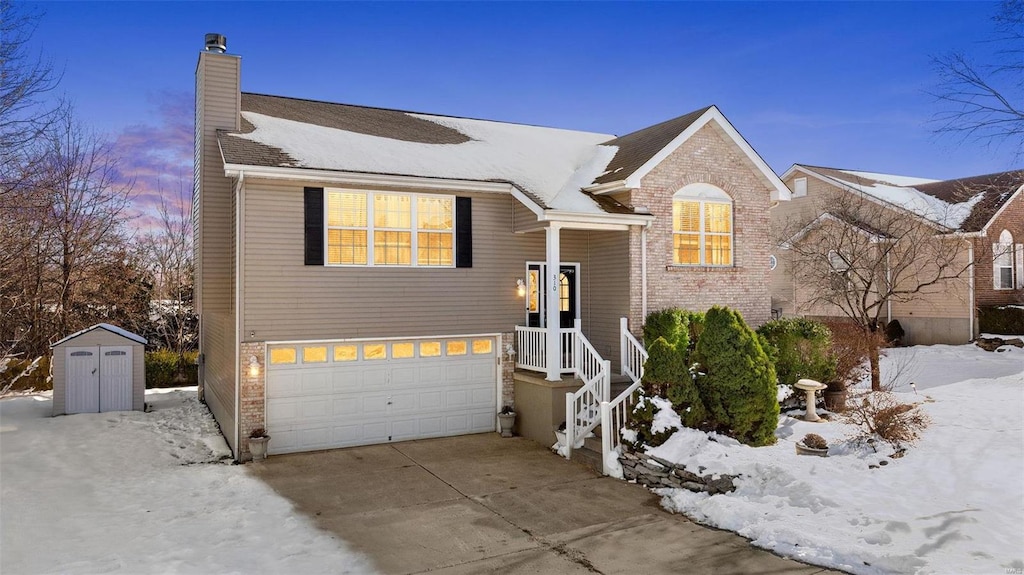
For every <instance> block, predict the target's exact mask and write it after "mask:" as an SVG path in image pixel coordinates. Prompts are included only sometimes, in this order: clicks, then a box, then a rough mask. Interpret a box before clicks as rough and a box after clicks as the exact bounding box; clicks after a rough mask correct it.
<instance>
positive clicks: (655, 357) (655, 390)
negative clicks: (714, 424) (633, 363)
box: [643, 337, 707, 428]
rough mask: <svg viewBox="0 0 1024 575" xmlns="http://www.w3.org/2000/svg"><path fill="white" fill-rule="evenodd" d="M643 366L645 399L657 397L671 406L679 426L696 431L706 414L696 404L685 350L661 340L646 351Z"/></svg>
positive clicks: (697, 399)
mask: <svg viewBox="0 0 1024 575" xmlns="http://www.w3.org/2000/svg"><path fill="white" fill-rule="evenodd" d="M647 354H648V358H647V362H646V363H645V364H644V378H643V388H644V393H645V394H646V395H648V396H651V397H653V396H660V397H664V398H667V399H668V400H669V401H670V402H672V407H673V409H675V411H676V413H678V414H679V416H680V418H681V419H682V421H683V425H685V426H687V427H694V428H696V427H700V426H701V425H702V424H703V423H704V420H705V419H706V416H707V413H706V411H705V409H704V404H703V403H702V402H701V400H700V394H699V393H698V392H697V386H696V384H694V382H693V374H691V373H690V370H689V368H688V367H687V365H686V356H687V353H686V350H685V349H679V348H678V347H677V346H675V345H672V344H670V343H669V342H668V341H666V340H665V338H663V337H659V338H658V339H656V340H654V343H653V344H651V346H650V347H649V348H648V349H647Z"/></svg>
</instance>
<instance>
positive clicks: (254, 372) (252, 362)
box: [249, 355, 260, 377]
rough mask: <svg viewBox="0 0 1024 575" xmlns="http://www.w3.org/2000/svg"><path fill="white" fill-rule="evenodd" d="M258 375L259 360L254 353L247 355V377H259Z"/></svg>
mask: <svg viewBox="0 0 1024 575" xmlns="http://www.w3.org/2000/svg"><path fill="white" fill-rule="evenodd" d="M259 375H260V360H258V359H256V356H255V355H250V356H249V377H259Z"/></svg>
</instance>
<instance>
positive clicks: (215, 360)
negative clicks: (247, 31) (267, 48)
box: [193, 52, 240, 453]
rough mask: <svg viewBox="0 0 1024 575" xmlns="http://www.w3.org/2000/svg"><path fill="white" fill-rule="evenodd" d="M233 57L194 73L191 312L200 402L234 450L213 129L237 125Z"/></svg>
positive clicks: (228, 249)
mask: <svg viewBox="0 0 1024 575" xmlns="http://www.w3.org/2000/svg"><path fill="white" fill-rule="evenodd" d="M239 65H240V61H239V59H238V58H237V57H234V56H229V55H225V54H214V53H211V52H203V53H201V54H200V56H199V66H198V68H197V70H196V126H197V130H198V133H197V135H196V142H197V145H199V146H201V149H200V150H199V151H197V157H198V158H201V161H199V162H198V165H197V166H196V168H195V169H196V180H197V185H196V190H195V191H196V197H195V198H194V200H193V201H194V206H195V216H196V217H195V224H194V225H195V231H196V237H195V245H196V260H195V265H196V294H195V297H196V308H197V311H198V312H199V314H200V352H201V353H202V357H203V364H202V366H201V371H200V378H201V385H202V389H203V398H204V400H205V401H206V403H207V405H208V406H209V407H210V411H211V412H213V415H214V417H216V419H217V422H218V424H220V427H221V430H222V431H223V432H224V436H225V437H226V438H227V440H228V444H229V445H230V446H231V448H232V450H234V451H235V452H236V453H237V446H236V445H235V433H234V430H235V425H236V417H235V345H236V343H235V315H234V301H233V298H234V287H235V286H234V282H235V278H234V269H235V268H234V253H235V248H234V230H235V226H234V221H233V217H234V209H233V207H234V206H233V197H232V196H233V193H232V192H233V190H232V182H231V180H230V179H228V178H226V177H225V176H224V164H223V162H222V160H221V155H220V149H219V147H218V145H217V134H216V130H217V129H228V130H233V129H237V128H238V123H239V115H238V109H239V98H240V95H239Z"/></svg>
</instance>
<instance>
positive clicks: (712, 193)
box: [670, 182, 736, 269]
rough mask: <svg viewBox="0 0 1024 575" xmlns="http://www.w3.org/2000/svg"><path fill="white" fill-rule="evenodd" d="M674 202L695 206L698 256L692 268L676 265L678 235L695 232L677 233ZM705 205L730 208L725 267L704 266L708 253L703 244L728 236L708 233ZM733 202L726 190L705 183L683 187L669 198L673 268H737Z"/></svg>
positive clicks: (678, 263)
mask: <svg viewBox="0 0 1024 575" xmlns="http://www.w3.org/2000/svg"><path fill="white" fill-rule="evenodd" d="M677 202H696V203H697V209H698V211H699V214H700V230H699V231H698V232H697V238H698V240H697V241H698V250H697V255H698V256H699V258H698V259H699V260H700V261H699V262H698V263H695V264H688V263H680V262H678V261H676V256H677V252H676V245H675V238H676V236H677V235H694V232H684V231H678V230H676V222H675V206H676V203H677ZM707 204H714V205H725V206H729V233H728V237H729V263H727V264H711V263H707V261H706V259H705V251H706V250H707V246H706V243H705V242H706V240H707V238H708V237H725V236H726V235H727V234H724V233H721V232H708V231H707V226H706V224H705V221H704V220H705V209H704V206H705V205H707ZM734 206H735V202H734V201H733V199H732V196H730V195H729V194H728V193H726V191H725V190H723V189H721V188H719V187H718V186H715V185H713V184H707V183H703V182H701V183H695V184H689V185H686V186H683V187H682V188H681V189H680V190H679V191H677V192H676V193H674V194H672V221H671V224H670V225H671V227H672V242H671V247H670V249H671V251H672V256H671V257H672V263H671V266H672V267H681V268H697V267H703V268H723V269H725V268H734V267H736V210H735V209H734Z"/></svg>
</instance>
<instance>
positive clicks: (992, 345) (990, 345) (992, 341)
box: [974, 337, 1024, 351]
mask: <svg viewBox="0 0 1024 575" xmlns="http://www.w3.org/2000/svg"><path fill="white" fill-rule="evenodd" d="M974 345H976V346H978V347H980V348H981V349H983V350H985V351H996V350H998V349H999V348H1000V347H1002V346H1004V345H1012V346H1014V347H1021V348H1024V340H1022V339H1021V338H1019V337H1012V338H1010V339H1003V338H1001V337H979V338H978V339H977V340H975V342H974Z"/></svg>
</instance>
